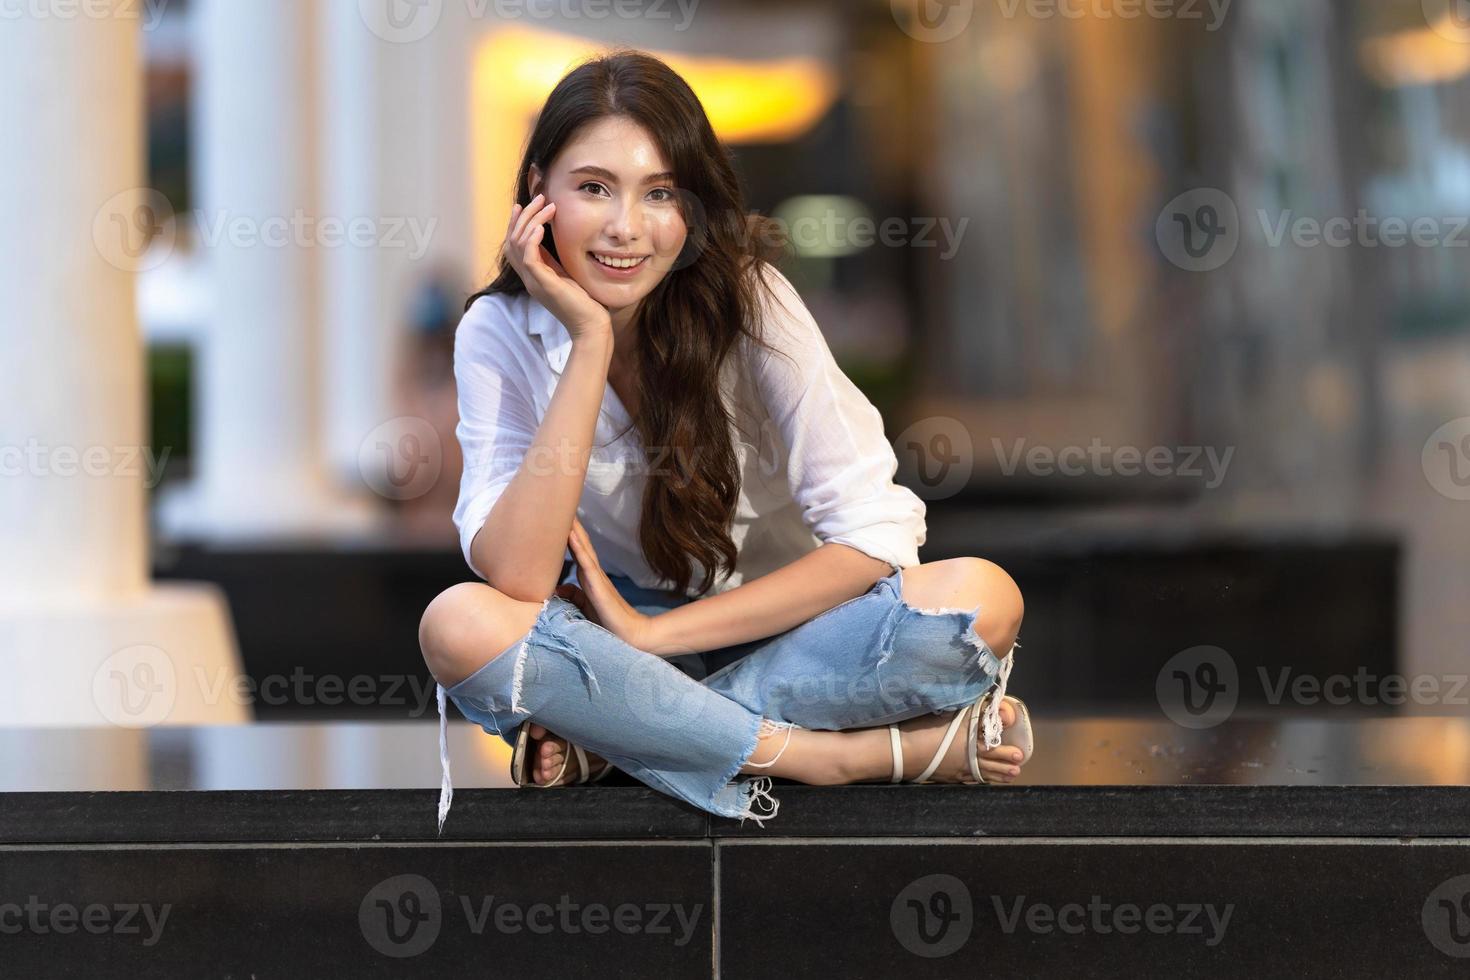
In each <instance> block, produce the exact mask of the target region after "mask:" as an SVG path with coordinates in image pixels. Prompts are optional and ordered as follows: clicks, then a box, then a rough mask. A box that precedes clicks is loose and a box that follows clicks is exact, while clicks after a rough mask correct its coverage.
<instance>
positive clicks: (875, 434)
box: [750, 265, 927, 568]
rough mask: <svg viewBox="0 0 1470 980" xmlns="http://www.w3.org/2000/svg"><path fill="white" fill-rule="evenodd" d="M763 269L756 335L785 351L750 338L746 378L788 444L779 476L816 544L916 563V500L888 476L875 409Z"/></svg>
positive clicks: (919, 525)
mask: <svg viewBox="0 0 1470 980" xmlns="http://www.w3.org/2000/svg"><path fill="white" fill-rule="evenodd" d="M765 271H766V274H767V278H768V280H769V282H770V284H771V290H770V293H774V294H775V296H774V298H773V297H772V296H771V295H770V293H768V292H767V291H766V290H765V289H764V288H761V289H759V290H758V291H759V293H760V294H761V304H762V307H763V319H762V326H763V328H764V331H765V333H764V340H765V342H766V343H767V344H769V345H771V346H773V347H776V348H778V349H779V350H780V351H782V352H783V353H784V354H785V355H786V356H785V357H783V356H782V355H781V354H776V353H772V352H771V351H769V350H763V349H761V348H759V347H757V346H752V347H751V349H750V350H751V357H750V363H751V370H752V377H753V378H754V380H755V383H756V387H757V389H758V390H759V391H760V393H761V396H762V397H763V398H764V400H765V402H766V408H767V411H768V412H769V413H770V416H771V420H772V422H773V423H774V424H775V425H776V426H777V428H778V429H779V431H780V432H781V435H782V437H783V439H784V440H785V443H786V447H787V449H788V450H789V453H790V455H789V458H788V460H787V478H788V480H789V483H790V488H791V495H792V498H793V499H794V500H795V501H796V502H797V504H798V505H799V506H800V507H801V512H802V518H803V520H804V521H805V522H806V525H807V527H809V528H810V529H811V531H812V533H813V534H814V535H815V536H816V537H817V539H818V540H820V541H821V542H822V543H823V544H826V543H827V542H829V541H836V542H838V543H840V544H845V545H847V546H849V547H851V548H855V549H857V550H858V551H861V552H863V553H864V554H866V555H870V556H872V557H874V558H877V559H879V560H881V561H885V562H887V563H888V564H889V565H892V566H894V567H895V568H911V567H913V566H915V565H917V564H919V546H920V545H922V544H923V543H924V540H925V537H926V535H927V529H926V525H925V521H924V516H925V505H924V501H923V500H921V499H920V498H919V496H918V495H917V494H915V493H914V492H913V491H912V490H910V489H909V488H907V487H905V486H903V485H901V484H898V483H895V482H894V480H893V477H894V474H895V473H897V471H898V457H897V456H896V455H895V454H894V451H893V447H892V445H890V444H889V442H888V438H887V436H886V435H885V434H884V431H883V417H882V415H881V414H880V413H879V411H878V409H877V408H876V407H874V405H873V403H872V402H870V401H869V400H868V398H867V396H865V395H864V394H863V393H862V391H861V390H860V389H859V388H858V387H857V385H855V384H853V382H852V380H851V379H850V378H848V377H847V375H846V374H844V373H843V371H842V369H841V368H840V367H839V366H838V365H837V361H836V359H835V358H834V357H833V356H832V351H831V348H830V347H828V345H827V341H826V338H825V337H823V336H822V331H821V329H820V328H819V327H818V326H817V322H816V320H815V318H813V317H812V315H811V312H810V311H809V310H808V309H807V308H806V304H805V303H803V302H802V300H801V296H800V294H799V293H797V291H796V289H795V287H793V286H792V285H791V283H790V281H789V280H788V279H787V278H786V277H785V276H784V275H782V274H781V273H780V272H779V271H778V270H777V269H776V268H775V267H774V266H771V265H767V266H766V267H765ZM788 357H789V358H790V359H789V360H788V359H787V358H788Z"/></svg>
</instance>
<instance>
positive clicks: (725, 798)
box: [707, 715, 797, 827]
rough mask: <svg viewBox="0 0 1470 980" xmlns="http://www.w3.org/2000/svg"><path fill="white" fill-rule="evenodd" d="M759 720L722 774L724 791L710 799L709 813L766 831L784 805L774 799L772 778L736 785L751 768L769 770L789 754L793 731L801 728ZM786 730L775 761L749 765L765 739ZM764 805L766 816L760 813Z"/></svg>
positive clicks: (784, 723)
mask: <svg viewBox="0 0 1470 980" xmlns="http://www.w3.org/2000/svg"><path fill="white" fill-rule="evenodd" d="M755 717H756V724H755V727H754V729H753V730H752V731H751V733H750V735H749V736H748V737H747V738H746V741H745V745H744V748H743V750H742V751H741V753H740V756H739V758H737V759H736V760H735V764H734V765H732V766H731V767H730V768H729V769H728V770H726V771H725V772H724V773H723V774H722V776H721V778H720V788H719V789H718V790H716V791H715V794H714V796H713V797H712V798H711V799H710V805H709V806H708V807H707V809H708V810H709V811H710V812H711V813H714V814H716V815H718V816H721V817H731V818H734V819H738V820H739V821H740V823H741V825H742V826H743V825H744V824H745V821H746V820H754V821H755V824H756V826H757V827H764V826H765V821H767V820H769V819H771V818H772V817H774V816H775V815H776V812H777V811H778V810H780V808H781V801H780V800H777V799H776V798H775V797H774V796H772V795H771V777H770V776H756V777H753V778H751V779H747V780H744V781H743V782H740V783H735V782H734V779H735V777H736V776H738V775H739V774H740V770H741V769H743V768H745V766H746V765H747V764H749V765H753V766H757V767H760V766H769V765H771V764H772V763H774V762H775V761H776V760H777V759H779V758H780V757H781V755H782V753H784V752H785V751H786V747H787V745H790V744H791V730H792V729H794V728H796V727H797V726H796V725H794V724H792V723H791V722H778V721H771V720H770V719H768V718H762V717H760V716H759V715H757V716H755ZM782 730H785V731H786V742H785V743H784V744H783V745H782V746H781V748H780V750H779V751H777V753H776V754H775V755H774V756H773V757H771V758H770V759H768V760H767V761H765V762H750V761H749V760H750V757H751V756H752V755H754V754H755V750H756V749H757V748H759V747H760V742H761V738H762V736H766V735H772V734H775V733H776V732H779V731H782ZM762 805H763V806H764V809H765V812H761V811H760V810H759V809H757V807H758V806H762Z"/></svg>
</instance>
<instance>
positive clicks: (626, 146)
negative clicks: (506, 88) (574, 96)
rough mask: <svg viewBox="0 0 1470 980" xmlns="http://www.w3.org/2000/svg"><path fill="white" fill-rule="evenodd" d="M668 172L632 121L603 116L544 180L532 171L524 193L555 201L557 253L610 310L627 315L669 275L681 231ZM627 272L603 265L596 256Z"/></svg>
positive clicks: (683, 232)
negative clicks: (630, 259) (623, 311)
mask: <svg viewBox="0 0 1470 980" xmlns="http://www.w3.org/2000/svg"><path fill="white" fill-rule="evenodd" d="M670 169H671V168H670V167H669V166H668V164H667V162H666V161H665V160H664V159H663V155H662V154H661V153H660V151H659V148H658V145H657V144H656V143H655V142H654V141H653V140H652V139H651V138H650V137H649V135H648V133H647V132H646V131H645V130H644V129H643V128H642V127H641V126H639V125H638V124H637V123H635V122H633V121H632V120H629V119H626V118H623V117H620V116H608V117H605V118H603V119H599V120H597V121H596V122H594V123H589V124H588V125H587V126H585V127H583V129H582V131H581V132H580V133H578V134H577V136H576V137H574V138H573V139H572V140H571V141H570V142H568V143H567V144H566V146H564V147H563V148H562V151H561V153H560V154H559V155H558V156H557V158H556V159H555V160H553V161H552V164H551V168H550V172H549V173H548V174H546V175H545V184H544V185H543V184H542V183H541V181H542V177H543V175H542V174H541V172H540V170H539V168H537V167H536V166H535V165H532V167H531V173H530V178H531V194H532V195H533V196H534V195H535V194H536V193H537V192H538V191H540V192H544V193H545V194H546V196H547V198H548V200H550V201H552V202H554V203H555V204H556V212H555V214H554V216H553V217H552V219H551V221H550V225H551V234H552V236H553V237H554V238H555V239H556V248H557V255H558V257H559V258H560V259H561V265H562V268H563V269H565V270H566V271H567V275H569V276H571V277H572V278H573V279H574V280H576V281H577V283H578V284H579V285H580V286H581V287H582V288H583V289H585V290H586V291H587V293H588V294H589V295H590V296H591V297H592V298H593V299H595V300H596V301H597V302H599V303H601V304H602V305H603V306H605V307H607V309H608V310H609V311H611V312H613V313H617V312H618V311H620V310H625V311H631V310H632V309H633V308H635V307H636V306H637V304H638V303H639V302H640V301H641V300H642V299H643V297H645V296H647V295H648V294H649V293H651V292H652V291H653V288H654V287H655V286H657V285H658V284H659V282H660V281H661V280H662V279H663V278H664V276H666V275H668V273H669V271H670V270H671V269H672V268H673V266H674V262H675V260H676V259H678V257H679V253H680V252H681V251H682V250H683V248H684V240H685V238H686V237H687V235H688V230H687V228H686V227H685V225H684V218H683V216H682V215H681V214H680V212H679V208H678V204H677V199H676V197H675V193H674V192H675V184H674V177H673V174H672V173H670V172H669V171H670ZM628 258H634V259H637V260H638V261H637V262H636V264H634V265H633V267H632V268H610V267H609V266H608V265H606V264H604V262H603V261H601V260H602V259H607V260H610V261H612V262H613V263H615V264H616V265H619V266H628V265H629V262H628V261H627V259H628Z"/></svg>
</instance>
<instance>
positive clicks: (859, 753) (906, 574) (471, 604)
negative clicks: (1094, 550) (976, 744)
mask: <svg viewBox="0 0 1470 980" xmlns="http://www.w3.org/2000/svg"><path fill="white" fill-rule="evenodd" d="M901 579H902V582H903V598H904V601H905V602H907V603H909V604H910V605H912V606H914V607H916V608H918V609H920V610H928V609H932V608H938V607H944V608H951V609H953V608H964V609H971V608H974V607H975V606H976V605H978V606H979V607H980V612H979V614H978V615H977V616H976V617H975V621H974V623H973V624H972V628H973V629H974V631H975V632H976V634H977V635H978V636H979V637H980V638H981V639H982V640H984V641H985V642H986V643H987V644H988V645H989V647H990V649H991V650H992V651H994V652H995V653H996V654H997V656H1000V657H1004V656H1005V653H1006V652H1008V651H1009V650H1010V649H1011V647H1012V646H1013V645H1014V643H1015V639H1016V635H1017V633H1018V632H1019V630H1020V626H1021V619H1022V615H1023V612H1024V607H1023V603H1022V598H1021V593H1020V590H1019V589H1018V588H1017V587H1016V584H1015V582H1014V581H1012V580H1011V577H1010V576H1009V575H1007V574H1006V573H1005V571H1004V570H1002V569H1001V568H1000V567H999V566H997V565H995V564H993V563H991V562H988V561H984V560H982V559H978V558H952V559H948V560H944V561H936V562H929V563H926V564H923V565H918V566H915V567H913V568H907V569H904V570H903V573H902V575H901ZM540 608H541V604H540V603H538V602H522V601H520V600H516V599H512V598H510V597H509V596H506V595H503V594H502V593H500V592H497V591H496V590H495V589H492V588H491V587H489V586H488V585H484V584H481V583H470V582H467V583H462V584H460V585H456V586H454V587H452V588H450V589H448V590H446V591H445V592H443V593H441V594H440V595H439V596H437V597H436V598H435V599H434V601H433V602H431V603H430V604H429V607H428V608H427V609H426V610H425V612H424V616H423V621H422V622H421V624H420V629H419V642H420V646H421V647H422V650H423V654H424V659H425V662H426V663H427V664H428V667H429V670H430V671H431V672H432V673H433V674H434V676H435V678H436V679H437V680H438V682H439V683H440V684H441V685H443V686H444V687H446V688H449V687H452V686H453V685H455V684H456V683H458V682H459V681H461V680H463V679H464V678H466V677H469V676H470V675H471V674H473V673H475V672H476V671H477V670H479V669H480V668H481V667H483V666H484V665H485V664H486V663H487V662H488V661H489V660H491V659H493V658H494V657H495V656H496V655H497V652H498V651H504V650H507V648H511V647H512V646H513V645H514V644H515V642H516V641H517V640H518V639H519V638H521V637H523V636H525V634H526V633H527V632H528V631H529V630H530V629H531V627H532V625H533V624H534V623H535V621H536V619H537V616H538V614H539V612H540ZM690 683H697V682H694V681H691V682H690ZM1000 711H1001V724H1002V725H1003V726H1009V725H1011V724H1012V723H1013V722H1014V721H1015V718H1014V715H1013V713H1012V711H1011V709H1010V707H1009V706H1008V705H1003V706H1002V707H1001V709H1000ZM947 722H948V719H947V717H944V716H936V715H933V714H926V715H921V716H919V717H916V718H911V719H909V720H908V721H905V722H902V723H900V725H899V728H900V732H901V737H902V740H903V750H904V759H905V760H906V764H905V772H904V776H905V778H908V777H912V776H913V775H916V774H917V773H918V771H919V769H920V768H922V767H923V765H924V764H925V762H926V761H927V760H928V759H929V758H930V756H932V754H933V753H934V751H935V750H936V749H937V748H938V746H939V742H940V740H941V738H942V737H943V732H944V728H945V725H946V724H947ZM529 724H531V728H530V730H529V734H530V736H531V737H532V738H533V739H538V740H539V744H538V746H537V749H536V753H535V756H534V759H533V762H532V776H533V778H534V779H535V780H536V781H538V782H545V781H547V780H549V779H550V778H551V776H552V775H553V774H554V773H556V772H557V771H558V770H559V769H560V768H561V765H562V759H563V755H564V753H565V752H566V743H565V741H564V740H563V739H561V738H559V737H556V736H554V735H552V734H551V733H549V732H547V731H546V730H545V729H544V728H543V727H542V726H540V725H538V724H535V723H534V722H529ZM966 749H967V747H966V746H965V745H964V744H962V740H959V739H956V740H955V741H954V743H953V744H952V745H951V747H950V750H949V753H948V755H947V757H946V759H945V760H944V761H943V762H942V763H941V765H940V768H939V769H938V770H937V771H936V772H935V774H934V776H933V777H932V778H934V779H935V780H937V781H953V780H957V779H959V778H960V776H961V775H962V774H964V773H965V771H966V770H965V764H964V759H965V752H966ZM891 759H892V757H891V749H890V747H889V741H888V735H887V729H886V727H878V728H868V729H857V730H851V731H843V732H833V731H816V730H808V729H803V728H796V729H789V730H788V729H785V728H776V727H774V726H772V730H771V731H770V733H769V734H766V733H765V732H764V729H763V732H762V735H761V737H760V738H759V740H758V743H757V746H756V749H755V751H754V752H753V753H752V754H751V755H750V757H749V760H748V761H747V762H746V764H745V765H744V766H742V768H741V770H740V771H741V772H750V773H758V774H761V775H771V776H780V777H783V778H787V779H794V780H797V781H799V782H803V783H810V784H813V785H837V784H843V783H851V782H863V781H867V780H873V779H886V778H887V777H888V776H889V774H890V772H891V765H892V761H891ZM980 760H981V768H982V771H983V772H984V773H985V778H986V779H987V780H993V781H998V782H1010V781H1011V780H1013V779H1014V778H1015V776H1016V775H1017V774H1018V773H1019V771H1020V770H1019V760H1020V752H1019V750H1017V749H1015V748H1012V747H1010V746H1000V747H999V748H996V749H993V750H990V751H982V752H981V753H980ZM589 762H590V763H591V765H592V767H593V770H594V771H596V770H597V768H598V767H599V766H600V765H601V764H602V763H601V760H599V759H597V757H596V756H592V757H590V759H589ZM568 763H569V766H568V776H573V775H575V772H574V770H575V767H576V760H575V759H571V760H568Z"/></svg>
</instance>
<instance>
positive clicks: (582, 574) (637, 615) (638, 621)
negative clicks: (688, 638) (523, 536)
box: [562, 515, 655, 650]
mask: <svg viewBox="0 0 1470 980" xmlns="http://www.w3.org/2000/svg"><path fill="white" fill-rule="evenodd" d="M567 540H568V542H569V543H570V545H571V549H572V557H573V558H574V559H575V560H576V562H577V580H578V581H579V582H581V583H582V593H583V596H584V597H585V603H586V604H585V605H584V604H583V603H582V602H578V603H577V605H578V606H579V607H581V608H582V612H583V613H584V614H586V616H587V618H588V619H590V620H592V621H593V622H594V623H596V624H597V625H599V626H601V627H602V628H603V629H606V630H608V631H609V632H611V633H613V634H614V635H616V636H618V637H620V638H621V639H622V640H623V641H624V642H626V643H627V644H628V645H629V646H632V647H636V648H637V649H639V650H651V649H652V647H653V644H654V642H655V639H654V627H653V621H654V617H652V616H649V615H646V614H644V613H641V612H639V611H638V610H636V609H634V608H633V607H632V606H630V605H628V600H626V599H624V598H623V596H622V593H620V592H619V591H618V590H617V589H616V588H615V587H614V586H613V584H612V580H611V579H609V578H608V577H607V573H606V572H604V571H603V570H602V566H601V565H599V564H598V563H597V552H596V551H594V550H593V549H592V540H591V539H590V538H588V537H587V529H586V528H584V527H583V526H582V522H581V521H579V520H577V518H576V516H575V515H573V517H572V533H571V534H570V535H569V536H568V538H567ZM562 588H573V587H572V586H562ZM569 598H570V597H569ZM573 601H576V600H575V599H573ZM588 606H590V607H591V609H590V610H589V609H588V608H587V607H588Z"/></svg>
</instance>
